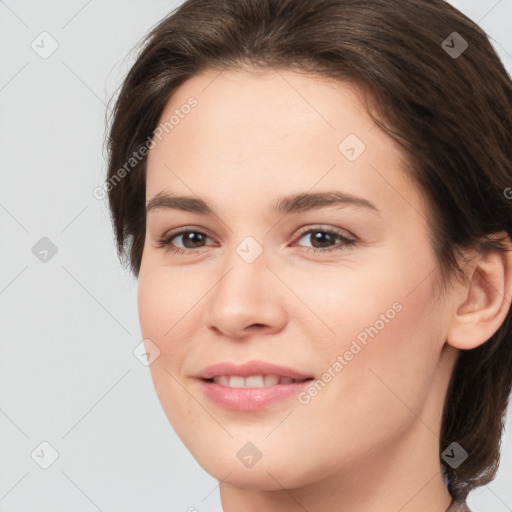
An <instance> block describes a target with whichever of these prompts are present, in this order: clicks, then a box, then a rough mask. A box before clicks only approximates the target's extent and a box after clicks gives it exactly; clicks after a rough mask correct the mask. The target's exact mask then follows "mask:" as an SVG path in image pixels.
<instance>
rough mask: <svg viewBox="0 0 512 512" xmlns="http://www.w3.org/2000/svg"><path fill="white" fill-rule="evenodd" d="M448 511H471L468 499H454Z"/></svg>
mask: <svg viewBox="0 0 512 512" xmlns="http://www.w3.org/2000/svg"><path fill="white" fill-rule="evenodd" d="M446 512H471V509H470V508H469V507H468V506H467V505H466V501H454V502H453V503H452V504H451V506H450V507H449V508H448V510H447V511H446Z"/></svg>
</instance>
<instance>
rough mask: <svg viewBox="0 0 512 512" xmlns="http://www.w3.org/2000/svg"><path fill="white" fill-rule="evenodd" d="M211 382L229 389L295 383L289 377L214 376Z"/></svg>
mask: <svg viewBox="0 0 512 512" xmlns="http://www.w3.org/2000/svg"><path fill="white" fill-rule="evenodd" d="M213 382H215V383H216V384H221V385H222V386H229V387H230V388H262V387H266V386H275V385H276V384H291V383H292V382H295V381H294V380H293V379H292V378H291V377H280V376H279V375H250V376H249V377H242V376H240V375H216V376H215V377H213Z"/></svg>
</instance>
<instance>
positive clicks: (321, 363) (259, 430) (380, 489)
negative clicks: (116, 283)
mask: <svg viewBox="0 0 512 512" xmlns="http://www.w3.org/2000/svg"><path fill="white" fill-rule="evenodd" d="M191 96H193V97H194V98H196V99H197V102H198V104H197V106H196V107H195V108H194V109H192V110H191V112H190V114H188V115H186V116H183V118H182V119H180V121H179V124H177V125H176V126H174V128H173V129H172V130H170V131H169V133H167V134H165V135H164V136H163V137H162V140H161V141H157V144H156V146H155V147H153V148H152V149H151V151H150V153H149V156H148V162H147V189H146V198H147V202H149V201H150V200H151V199H152V198H154V196H156V195H157V194H158V193H161V192H162V191H163V192H167V193H172V194H174V195H180V196H181V195H188V196H192V197H200V198H203V199H204V200H205V201H207V202H208V203H209V204H210V205H211V206H212V207H213V208H214V210H215V212H216V215H204V214H200V213H196V212H186V211H179V210H176V209H169V208H154V209H152V210H151V211H149V212H148V215H147V230H146V240H145V246H144V252H143V258H142V264H141V270H140V274H139V288H138V308H139V318H140V324H141V329H142V333H143V336H144V338H145V339H146V340H151V343H154V344H155V345H156V346H157V347H158V348H159V350H160V355H159V357H157V358H156V359H155V360H154V362H153V363H152V364H151V366H150V369H151V374H152V378H153V382H154V385H155V389H156V392H157V394H158V397H159V399H160V402H161V404H162V407H163V409H164V411H165V413H166V415H167V417H168V419H169V421H170V422H171V424H172V426H173V427H174V429H175V430H176V432H177V434H178V435H179V437H180V438H181V439H182V441H183V443H184V444H185V445H186V446H187V447H188V449H189V450H190V452H191V453H192V455H193V456H194V457H195V458H196V459H197V461H198V462H199V464H200V465H201V466H202V467H203V468H204V469H205V470H206V471H207V472H208V473H210V474H211V475H213V476H214V477H215V478H217V479H218V480H219V481H222V482H221V484H220V494H221V499H222V504H223V508H224V511H225V512H235V511H239V510H244V511H247V512H251V511H261V510H265V511H267V512H272V511H290V512H292V511H303V510H308V512H315V511H320V510H322V511H323V510H338V511H350V512H370V511H375V510H382V511H398V510H400V511H401V512H412V511H416V512H419V511H421V512H444V511H445V510H446V509H447V507H448V505H449V503H450V501H451V497H450V496H449V493H448V491H447V489H446V487H445V485H444V482H443V479H442V474H441V468H440V463H439V432H440V428H441V411H442V407H443V402H444V397H445V395H446V391H447V386H448V383H449V378H450V375H451V372H452V369H453V365H454V363H455V362H456V358H457V356H458V354H459V350H458V349H470V348H474V347H475V346H478V345H479V344H481V343H483V342H485V341H486V340H487V339H488V338H489V337H490V336H491V335H492V334H493V333H494V332H495V330H496V329H497V328H498V327H499V325H500V324H501V322H502V321H503V319H504V316H505V314H506V308H505V307H504V306H503V301H506V300H507V299H508V301H509V303H510V278H509V277H508V276H509V271H510V267H512V264H511V263H510V258H509V259H508V260H504V259H503V257H501V256H498V255H490V256H489V257H488V258H487V259H484V258H483V257H482V258H481V259H479V257H478V256H477V255H475V256H474V257H473V259H472V261H471V263H470V264H468V265H467V266H466V270H467V274H468V277H469V280H468V282H459V281H455V280H454V282H453V283H450V286H448V287H447V290H446V291H445V293H440V291H439V289H438V287H437V281H436V278H438V275H437V270H438V268H437V265H436V258H435V255H434V253H433V251H432V248H431V247H430V245H429V240H428V231H427V225H426V221H425V210H426V205H425V202H424V199H423V196H422V193H421V190H420V189H419V188H418V187H417V186H416V185H415V183H413V182H412V181H411V180H410V178H409V177H408V175H407V161H406V159H405V157H404V155H403V154H402V152H401V149H400V147H399V146H398V145H397V144H396V143H395V142H394V141H393V140H392V139H391V138H390V137H389V136H387V135H386V134H385V133H384V132H383V131H381V130H380V129H379V128H378V127H377V126H375V125H374V123H373V122H372V120H371V119H370V117H369V116H368V114H367V112H366V111H365V109H364V107H363V105H362V103H361V101H360V99H359V97H358V94H357V89H356V88H355V87H353V86H350V85H348V84H347V83H341V82H333V81H328V80H326V79H325V78H320V77H314V76H307V75H305V74H299V73H296V72H293V71H289V70H288V71H285V70H279V71H278V70H267V71H265V72H262V71H261V70H260V71H256V70H244V71H242V70H236V71H235V70H225V71H223V72H222V73H220V74H219V73H218V72H214V71H206V72H203V73H201V74H199V75H196V76H194V77H193V78H191V79H190V80H188V81H187V82H185V83H184V84H182V85H181V86H180V87H179V88H178V89H177V90H176V92H175V93H174V95H173V96H172V98H171V99H170V101H169V103H168V104H167V106H166V109H165V111H164V112H163V114H162V117H161V120H162V121H165V120H166V119H168V118H169V117H170V116H171V115H172V114H173V112H174V111H175V109H177V108H178V109H179V108H180V106H182V105H183V104H185V103H186V102H187V99H188V98H189V97H191ZM348 134H355V135H357V137H358V138H359V139H360V140H362V141H363V142H364V144H365V146H366V150H365V151H364V152H363V153H362V154H361V155H360V156H359V157H358V158H357V159H356V160H355V161H349V160H348V159H347V158H346V157H345V156H344V155H343V154H342V153H341V152H340V151H339V149H338V146H339V144H340V142H342V141H343V140H344V139H345V137H346V136H347V135H348ZM333 190H337V191H343V192H346V193H350V194H353V195H355V196H358V197H360V198H364V199H366V200H367V201H371V202H372V203H373V204H374V205H375V206H376V207H377V208H378V210H379V212H376V211H372V210H371V209H368V208H361V207H358V206H354V205H336V206H332V205H331V206H328V207H323V208H317V209H315V210H312V211H307V212H295V213H289V214H287V215H285V216H283V215H279V214H276V213H273V212H272V210H271V206H272V204H273V203H274V201H276V200H277V199H278V198H279V197H281V196H282V195H288V194H295V193H301V192H329V191H333ZM186 226H190V231H194V232H198V231H199V232H201V233H204V234H205V235H207V236H206V237H203V239H200V241H199V242H197V241H196V242H195V245H188V246H185V245H184V237H183V236H177V237H175V238H174V239H173V242H172V244H173V245H174V247H175V248H181V249H182V250H185V251H189V252H188V253H186V254H177V253H172V252H170V251H169V250H168V249H166V248H163V247H160V246H159V245H158V241H159V240H160V239H161V238H162V237H163V236H164V235H166V234H168V233H170V232H171V231H172V230H175V229H176V228H180V227H186ZM313 227H314V228H317V230H318V231H320V232H322V233H323V231H322V229H335V230H338V231H339V232H340V233H341V234H342V235H344V236H347V237H353V238H355V239H356V243H355V244H353V245H350V246H345V245H343V243H341V242H340V241H339V240H338V239H337V238H335V237H334V238H333V239H328V240H331V241H330V242H327V243H326V242H324V244H323V245H318V244H317V245H315V240H314V239H313V237H312V236H311V235H312V233H311V232H309V234H308V233H307V229H308V228H313ZM301 232H304V233H305V234H301ZM247 236H251V237H253V238H254V239H255V240H256V241H257V242H258V244H259V245H260V246H261V249H262V251H263V252H262V253H261V255H260V256H259V257H258V258H257V259H256V260H255V261H254V262H252V263H247V262H246V261H245V260H244V259H242V258H241V257H240V256H239V254H238V253H237V252H236V248H237V246H238V245H239V244H240V243H241V242H242V240H244V239H245V238H246V237H247ZM324 236H325V235H324ZM196 240H197V239H196ZM193 247H196V249H193ZM313 247H314V248H317V250H318V252H312V250H311V249H312V248H313ZM322 247H324V248H323V249H322ZM333 247H334V248H336V247H338V248H339V247H341V250H334V251H330V252H321V251H325V248H333ZM477 270H478V272H477ZM477 276H478V277H477ZM485 283H491V285H492V286H486V285H485ZM396 303H399V304H400V305H401V310H400V312H397V313H396V315H394V318H393V319H391V320H389V321H388V322H386V323H385V326H384V328H382V329H381V330H379V332H378V334H377V335H376V336H375V337H374V338H373V339H371V338H369V340H368V343H367V345H366V346H363V348H362V349H361V350H360V351H359V352H358V353H357V355H355V356H354V357H353V359H352V360H350V361H348V362H347V364H346V365H345V366H344V367H343V369H342V370H341V371H340V372H338V373H336V372H334V373H336V376H335V377H334V378H332V380H331V382H329V383H328V384H327V385H326V386H325V388H324V389H322V391H321V392H319V393H318V394H317V395H316V396H315V397H313V398H311V400H310V402H309V403H308V404H302V403H299V401H298V400H297V398H296V397H291V398H287V399H285V400H281V401H278V402H276V403H274V404H272V405H271V406H269V407H267V408H266V409H263V410H260V411H233V410H228V409H225V408H223V407H221V406H219V405H217V404H215V403H213V402H212V401H210V400H209V399H208V398H206V397H205V396H204V395H203V393H202V390H201V388H200V386H199V384H198V381H197V380H196V379H195V377H194V376H195V375H196V374H197V373H198V372H199V371H200V370H201V369H202V368H204V367H205V366H207V365H209V364H212V363H215V362H220V361H233V362H236V363H242V362H245V361H249V360H254V359H257V360H263V361H269V362H274V363H276V364H282V365H286V366H289V367H292V368H295V369H297V370H299V371H301V372H303V373H306V374H308V375H313V376H314V377H315V378H316V379H321V378H322V375H323V374H324V373H325V372H326V371H328V369H329V368H330V367H331V368H332V366H333V363H334V362H335V361H336V360H337V357H338V356H339V355H343V354H344V353H345V351H346V350H348V349H349V348H350V346H351V343H352V341H353V340H354V339H356V337H357V335H358V334H360V333H361V332H362V331H364V329H365V328H366V327H369V326H372V325H374V324H375V322H376V321H377V320H379V318H381V317H380V315H381V314H384V313H385V312H386V311H387V310H389V309H390V308H392V305H393V304H396ZM146 343H147V346H148V350H149V347H150V344H149V342H148V341H146ZM247 442H252V443H253V444H254V445H255V446H256V447H257V448H258V449H259V451H260V452H261V453H262V457H261V459H260V460H259V461H258V462H257V463H256V464H255V465H253V466H252V467H246V466H245V465H244V464H242V463H241V461H240V460H239V459H238V457H237V452H238V451H239V450H240V449H241V448H242V446H244V445H245V444H246V443H247Z"/></svg>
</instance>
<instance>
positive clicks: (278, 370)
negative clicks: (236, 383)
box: [196, 361, 312, 380]
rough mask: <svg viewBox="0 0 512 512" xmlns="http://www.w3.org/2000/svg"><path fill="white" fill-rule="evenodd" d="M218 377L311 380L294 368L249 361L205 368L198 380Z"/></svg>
mask: <svg viewBox="0 0 512 512" xmlns="http://www.w3.org/2000/svg"><path fill="white" fill-rule="evenodd" d="M218 375H239V376H241V377H249V376H250V375H279V376H280V377H291V378H292V379H294V380H302V379H308V378H311V377H312V375H306V374H304V373H301V372H299V371H297V370H294V369H293V368H287V367H286V366H280V365H277V364H273V363H266V362H265V361H247V362H246V363H243V364H235V363H231V362H228V361H225V362H221V363H216V364H212V365H209V366H206V367H205V368H203V369H202V370H201V371H200V372H199V373H198V374H197V375H196V377H197V378H198V379H211V378H212V377H215V376H218Z"/></svg>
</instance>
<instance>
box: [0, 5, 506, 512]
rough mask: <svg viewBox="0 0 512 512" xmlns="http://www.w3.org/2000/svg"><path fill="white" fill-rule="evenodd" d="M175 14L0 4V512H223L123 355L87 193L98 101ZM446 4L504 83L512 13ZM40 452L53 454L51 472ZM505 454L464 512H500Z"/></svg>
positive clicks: (129, 322)
mask: <svg viewBox="0 0 512 512" xmlns="http://www.w3.org/2000/svg"><path fill="white" fill-rule="evenodd" d="M178 3H179V2H173V1H163V0H152V1H151V2H147V1H146V2H143V1H142V0H123V1H121V0H116V1H114V0H111V1H103V2H100V1H99V0H89V1H85V0H72V1H69V0H68V1H60V2H58V1H51V2H38V1H35V0H32V1H29V0H25V1H18V2H17V1H15V0H6V1H1V0H0V113H1V115H0V148H1V151H0V177H1V186H0V233H1V234H2V238H1V242H0V243H1V244H2V245H1V247H2V249H1V251H0V344H1V345H0V350H1V357H0V511H3V512H22V511H29V510H30V511H34V512H38V511H53V512H57V511H66V512H69V511H84V512H86V511H94V510H101V511H105V512H107V511H118V510H123V511H127V512H130V511H137V512H139V511H140V510H152V511H155V512H158V511H173V512H174V511H187V510H190V511H192V510H194V509H193V508H192V507H194V508H195V510H197V511H200V512H212V511H214V512H217V511H220V510H221V508H220V499H219V494H218V487H217V481H216V480H215V479H214V478H212V477H211V476H210V475H208V474H207V473H206V472H205V471H204V470H203V469H202V468H201V467H200V466H199V465H198V464H197V462H195V460H194V459H193V458H192V456H191V455H190V454H189V453H188V451H187V449H186V448H185V447H184V446H183V445H182V443H181V441H180V440H179V438H178V437H177V435H176V434H175V432H174V430H173V429H172V428H171V426H170V424H169V423H168V421H167V418H166V417H165V415H164V413H163V411H162V410H161V407H160V404H159V402H158V400H157V397H156V394H155V392H154V390H153V386H152V382H151V378H150V374H149V369H148V368H147V367H146V366H144V365H143V364H142V363H141V362H140V361H139V360H138V359H137V358H136V357H135V356H134V354H133V351H134V349H135V348H136V347H137V346H138V345H139V344H140V343H141V341H142V337H141V333H140V329H139V325H138V316H137V309H136V281H135V280H134V279H133V278H132V277H130V275H129V274H128V272H127V271H125V270H123V269H122V268H121V266H120V264H119V263H118V260H117V258H116V253H115V249H114V246H113V242H112V232H111V227H110V224H109V216H108V211H107V207H106V203H105V202H104V201H99V200H97V199H95V198H94V197H93V195H92V191H93V189H94V188H95V187H96V186H98V185H99V184H101V183H102V181H103V179H104V173H105V161H104V155H103V152H102V145H103V137H104V129H105V128H104V126H105V111H106V102H107V100H108V99H109V98H110V97H111V95H112V94H113V92H114V90H115V89H116V87H117V86H118V85H119V83H120V81H121V79H122V77H123V76H124V75H125V73H126V72H127V70H128V69H129V66H130V64H131V63H132V62H133V58H134V55H133V53H130V50H131V49H132V48H133V47H134V45H135V44H136V43H137V42H138V41H139V40H140V38H141V37H142V36H143V35H144V34H145V33H146V32H147V30H148V29H149V28H150V27H151V26H153V25H154V24H155V23H156V22H157V21H159V20H160V19H161V18H162V17H164V15H165V14H166V13H168V12H169V11H170V10H172V9H173V8H174V7H175V6H176V5H177V4H178ZM452 3H453V4H454V5H455V6H457V7H458V8H459V9H461V10H462V11H463V12H465V13H466V14H468V15H469V16H470V17H471V18H472V19H474V20H475V21H477V22H479V23H480V25H481V26H482V27H483V28H484V29H485V30H486V31H487V33H488V34H489V36H490V37H491V38H492V42H493V44H494V45H495V47H496V49H497V50H498V52H499V54H500V56H501V57H502V59H503V61H504V62H505V63H506V66H507V68H508V69H509V71H511V72H512V56H511V54H512V35H511V32H510V27H511V24H512V0H500V1H496V0H485V1H482V0H453V2H452ZM43 31H46V32H48V33H49V34H51V38H52V39H50V38H49V36H39V35H40V34H41V32H43ZM42 38H45V39H43V42H41V39H42ZM34 40H35V43H34V45H35V44H39V47H38V51H39V52H44V51H49V50H50V49H51V44H52V40H55V41H56V42H57V43H58V48H57V50H56V51H55V52H54V53H53V54H52V55H50V56H49V57H48V58H46V59H43V58H41V56H40V55H39V54H38V53H36V51H35V50H34V49H33V48H32V47H31V44H32V42H33V41H34ZM43 45H44V48H43ZM43 237H47V238H48V239H50V240H51V242H52V243H53V244H54V246H55V247H56V248H57V252H56V254H55V255H53V256H52V253H51V250H50V252H49V253H48V255H47V256H46V259H47V261H46V262H42V261H40V259H39V258H43V257H44V253H41V254H39V258H38V257H36V255H35V254H34V253H33V247H34V246H35V245H36V243H38V242H39V241H40V240H41V238H43ZM39 243H42V244H44V243H45V242H39ZM46 243H47V242H46ZM37 247H38V248H39V250H43V249H44V248H45V247H42V248H41V247H39V246H37ZM36 252H37V251H36ZM511 426H512V419H511V417H510V415H509V418H508V422H507V432H508V433H509V432H510V428H511ZM44 441H45V442H47V443H49V444H50V445H51V446H52V447H53V448H54V449H55V450H56V451H57V452H58V454H59V455H58V458H57V459H56V460H55V462H54V463H53V464H52V465H51V466H50V467H48V469H42V468H41V467H40V465H39V464H44V463H49V462H51V449H49V448H48V447H47V446H46V445H42V446H41V443H42V442H44ZM502 453H503V458H502V463H501V466H500V470H499V473H498V476H497V478H496V479H495V481H494V482H492V483H491V484H490V485H489V486H487V487H485V488H481V489H479V490H477V491H475V492H473V493H472V494H471V495H470V498H469V500H468V503H469V505H470V506H471V507H472V508H473V510H474V511H475V512H484V511H485V512H489V511H491V510H492V511H493V512H505V511H511V510H512V488H511V486H510V482H511V481H512V478H511V477H512V440H510V436H509V435H508V436H507V433H505V437H504V438H503V443H502ZM31 454H33V455H31ZM36 461H37V462H36ZM507 482H508V483H509V485H507Z"/></svg>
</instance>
